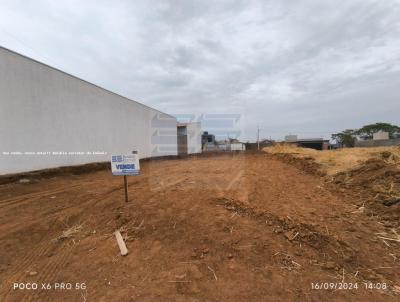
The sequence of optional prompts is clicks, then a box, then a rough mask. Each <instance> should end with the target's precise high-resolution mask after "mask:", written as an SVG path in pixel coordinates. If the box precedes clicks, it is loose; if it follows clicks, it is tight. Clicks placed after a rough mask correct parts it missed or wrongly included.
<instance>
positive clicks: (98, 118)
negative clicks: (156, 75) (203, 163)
mask: <svg viewBox="0 0 400 302" xmlns="http://www.w3.org/2000/svg"><path fill="white" fill-rule="evenodd" d="M133 150H137V151H138V153H139V156H140V158H146V157H151V156H163V155H177V121H176V118H175V117H173V116H170V115H167V114H165V113H162V112H160V111H157V110H155V109H152V108H150V107H147V106H145V105H143V104H140V103H137V102H135V101H132V100H129V99H127V98H125V97H122V96H119V95H117V94H115V93H112V92H110V91H108V90H105V89H102V88H100V87H98V86H96V85H93V84H90V83H88V82H86V81H83V80H81V79H78V78H76V77H73V76H71V75H69V74H66V73H64V72H62V71H59V70H57V69H54V68H51V67H49V66H47V65H45V64H42V63H39V62H36V61H34V60H32V59H30V58H27V57H24V56H21V55H19V54H17V53H14V52H12V51H10V50H7V49H5V48H1V47H0V175H2V174H8V173H17V172H24V171H32V170H38V169H45V168H53V167H59V166H69V165H78V164H84V163H90V162H100V161H108V160H110V156H111V154H123V153H131V151H133ZM57 151H62V152H93V151H99V152H106V153H107V154H102V155H86V154H85V155H52V154H50V155H38V154H37V152H50V153H52V152H57ZM7 152H21V153H22V154H20V155H12V154H9V153H7ZM24 152H34V153H32V154H31V155H27V154H24Z"/></svg>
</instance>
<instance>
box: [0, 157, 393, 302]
mask: <svg viewBox="0 0 400 302" xmlns="http://www.w3.org/2000/svg"><path fill="white" fill-rule="evenodd" d="M123 192H124V191H123V180H122V178H121V177H113V176H112V175H111V173H110V171H99V172H93V173H89V174H82V175H67V176H59V177H56V178H51V179H41V180H38V181H35V180H32V181H31V182H29V183H13V184H6V185H1V186H0V246H1V249H0V282H1V288H0V301H241V302H242V301H398V299H399V296H398V295H397V294H396V291H395V290H394V287H393V286H398V285H400V269H399V268H400V265H399V264H400V262H399V259H400V249H399V247H400V244H399V243H396V242H395V241H383V240H381V239H379V238H378V237H377V236H379V235H377V233H380V232H388V231H389V230H388V229H387V228H386V227H385V226H384V225H383V224H381V223H379V221H378V218H376V217H368V216H367V215H365V214H364V213H361V212H360V213H358V212H357V211H356V210H357V208H356V207H355V206H354V205H355V204H358V203H359V200H355V199H354V198H352V197H349V196H348V195H338V194H340V193H335V191H333V190H331V189H328V188H327V187H326V186H325V184H324V182H323V180H322V179H321V178H319V177H317V176H313V175H309V174H306V173H305V172H303V171H301V170H299V169H297V168H295V167H293V166H291V165H289V164H285V163H283V162H281V161H278V160H275V159H273V158H272V157H270V156H268V155H265V154H246V155H245V154H240V155H234V156H231V155H226V156H218V157H210V158H206V157H199V158H191V159H185V160H165V161H154V162H147V163H144V164H143V165H142V174H141V175H140V176H137V177H129V195H130V202H129V203H127V204H126V203H124V195H123V194H124V193H123ZM354 211H356V212H354ZM116 229H121V233H122V234H123V236H124V238H125V240H126V243H127V247H128V250H129V254H128V255H127V256H125V257H122V256H120V254H119V249H118V246H117V243H116V240H115V237H114V234H113V232H114V231H115V230H116ZM367 281H368V282H371V283H369V284H368V286H369V287H372V286H374V287H375V288H369V289H366V288H365V284H364V282H367ZM15 282H17V283H21V284H26V283H37V284H38V289H36V290H26V289H25V290H22V289H13V285H14V283H15ZM341 282H344V283H346V284H347V285H346V286H345V287H346V288H347V287H350V288H352V289H349V288H347V289H344V288H342V287H343V283H341ZM59 283H70V284H71V286H72V289H60V288H57V289H56V288H54V287H55V286H56V284H59ZM82 283H84V284H82ZM321 283H323V284H322V285H321ZM326 283H331V284H328V286H329V287H330V286H332V287H334V288H335V289H329V290H327V289H313V287H317V288H319V286H320V285H321V286H322V287H324V286H326V285H324V284H326ZM355 283H357V285H358V289H357V288H354V286H355ZM383 283H385V284H386V286H387V287H388V289H386V290H383V289H380V288H381V287H385V285H384V284H383ZM42 284H44V285H45V287H47V288H46V289H42V288H41V286H42ZM371 284H372V285H371ZM49 286H50V287H49ZM65 286H67V287H68V286H69V285H68V284H66V285H65ZM75 286H77V287H79V288H78V289H75ZM82 288H83V289H82Z"/></svg>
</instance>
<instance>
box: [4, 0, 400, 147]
mask: <svg viewBox="0 0 400 302" xmlns="http://www.w3.org/2000/svg"><path fill="white" fill-rule="evenodd" d="M0 45H2V46H4V47H7V48H9V49H12V50H14V51H17V52H19V53H22V54H24V55H27V56H29V57H32V58H34V59H37V60H39V61H42V62H44V63H47V64H49V65H52V66H54V67H57V68H59V69H61V70H64V71H66V72H68V73H71V74H73V75H76V76H78V77H80V78H83V79H85V80H88V81H90V82H93V83H95V84H98V85H100V86H102V87H104V88H107V89H109V90H112V91H114V92H117V93H119V94H122V95H124V96H127V97H129V98H132V99H134V100H137V101H140V102H142V103H144V104H146V105H149V106H152V107H155V108H157V109H159V110H162V111H164V112H167V113H170V114H195V115H196V116H199V115H201V114H214V113H218V114H240V116H241V118H240V120H239V122H238V126H237V127H238V129H239V130H240V132H241V138H242V139H254V138H255V136H256V127H257V124H259V125H260V127H261V129H262V130H261V136H262V137H270V136H272V137H273V138H282V137H283V136H284V135H285V134H289V133H291V134H299V135H300V136H301V137H318V136H322V135H324V136H325V137H329V134H330V133H332V132H336V131H339V130H343V129H346V128H357V127H360V126H362V125H364V124H367V123H373V122H378V121H385V122H391V123H396V124H400V0H379V1H368V0H360V1H358V0H351V1H350V0H349V1H338V0H332V1H330V0H324V1H321V0H313V1H311V0H301V1H293V0H287V1H284V0H275V1H266V0H264V1H248V0H244V1H204V0H203V1H189V0H185V1H134V0H132V1H111V0H110V1H98V0H96V1H38V0H35V1H26V0H24V1H17V0H10V1H4V0H0Z"/></svg>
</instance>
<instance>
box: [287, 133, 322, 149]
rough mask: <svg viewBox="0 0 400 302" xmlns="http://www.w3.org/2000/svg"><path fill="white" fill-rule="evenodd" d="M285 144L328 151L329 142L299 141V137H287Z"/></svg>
mask: <svg viewBox="0 0 400 302" xmlns="http://www.w3.org/2000/svg"><path fill="white" fill-rule="evenodd" d="M285 142H286V143H289V144H294V145H296V146H298V147H303V148H311V149H315V150H328V149H329V140H328V139H323V138H302V139H298V138H297V135H287V136H285Z"/></svg>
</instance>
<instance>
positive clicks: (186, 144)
mask: <svg viewBox="0 0 400 302" xmlns="http://www.w3.org/2000/svg"><path fill="white" fill-rule="evenodd" d="M201 133H202V131H201V123H200V122H197V123H178V125H177V134H178V155H180V156H182V155H183V156H184V155H188V154H197V153H201V151H202V141H201V139H202V134H201Z"/></svg>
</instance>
